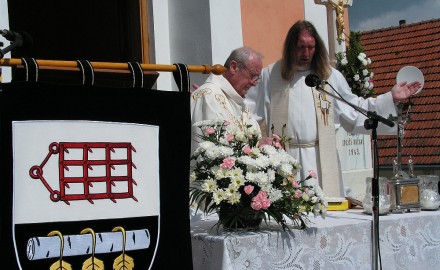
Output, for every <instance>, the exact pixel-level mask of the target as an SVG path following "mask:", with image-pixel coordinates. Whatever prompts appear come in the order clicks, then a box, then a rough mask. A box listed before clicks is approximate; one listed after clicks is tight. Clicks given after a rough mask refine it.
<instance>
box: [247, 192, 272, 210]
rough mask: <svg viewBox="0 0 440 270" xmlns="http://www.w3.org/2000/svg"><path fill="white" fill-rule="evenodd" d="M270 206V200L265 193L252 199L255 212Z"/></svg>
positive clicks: (260, 193) (259, 193)
mask: <svg viewBox="0 0 440 270" xmlns="http://www.w3.org/2000/svg"><path fill="white" fill-rule="evenodd" d="M269 206H270V200H269V199H268V198H267V193H266V192H265V191H260V192H258V194H257V196H255V197H253V198H252V202H251V207H252V209H255V210H261V209H267V208H269Z"/></svg>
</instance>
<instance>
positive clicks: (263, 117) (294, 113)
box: [245, 63, 397, 192]
mask: <svg viewBox="0 0 440 270" xmlns="http://www.w3.org/2000/svg"><path fill="white" fill-rule="evenodd" d="M274 64H275V63H274ZM274 64H272V65H270V66H268V67H266V68H264V69H263V71H262V74H261V81H260V83H259V84H258V85H257V86H256V87H253V88H251V89H250V90H249V91H248V93H247V95H246V100H245V103H246V105H247V106H248V107H249V108H250V109H251V111H252V112H253V114H254V117H255V118H256V120H257V121H259V122H260V121H265V124H266V131H267V132H269V131H270V127H269V126H268V125H269V123H270V122H271V121H270V119H271V118H270V117H271V116H270V112H271V89H270V85H271V83H270V80H271V76H270V72H269V71H270V70H271V68H272V67H273V66H274ZM310 73H312V72H311V70H304V71H298V72H297V73H296V74H295V76H294V78H293V80H292V81H290V82H286V81H284V83H285V84H287V83H288V84H289V93H288V104H289V105H288V110H287V111H288V112H287V113H288V115H287V118H286V119H287V121H288V123H287V130H286V133H287V134H286V135H287V136H288V137H290V138H292V140H291V143H292V144H310V143H313V142H316V141H317V140H318V128H317V126H318V125H317V115H316V111H315V102H316V101H315V99H314V97H313V92H312V88H311V87H309V86H307V85H306V84H305V77H306V76H307V75H309V74H310ZM277 75H278V76H280V75H279V74H277ZM273 76H274V75H273ZM327 82H328V83H329V84H330V85H332V86H333V87H334V88H335V89H336V91H338V93H339V94H340V95H341V96H342V97H343V99H345V100H346V101H348V102H350V103H352V104H354V105H356V106H359V107H361V108H363V109H365V110H368V111H375V112H376V113H378V114H380V115H381V116H383V117H385V118H387V117H388V116H389V115H390V114H392V115H393V116H395V115H396V108H395V106H394V102H393V98H392V95H391V93H390V92H388V93H385V94H383V95H380V96H378V97H377V98H368V99H364V98H361V97H358V96H356V95H354V94H353V93H352V92H351V89H350V87H349V86H348V84H347V81H346V80H345V78H344V76H343V75H342V74H341V73H340V72H339V71H338V70H336V69H333V68H332V73H331V75H330V78H328V79H327ZM280 87H283V86H281V85H280ZM327 90H330V91H332V90H331V88H330V87H327ZM332 103H333V104H331V105H330V106H331V107H330V109H332V110H334V123H329V124H328V127H329V128H334V129H337V128H339V127H340V126H341V125H342V126H343V128H344V129H345V130H346V131H347V132H351V133H361V134H370V133H371V130H366V129H365V128H364V121H365V119H366V117H365V116H364V115H362V114H361V113H359V112H358V111H356V110H355V109H353V108H352V107H350V106H348V105H347V104H345V103H343V102H342V101H339V100H336V99H334V100H333V101H332ZM318 113H320V112H318ZM377 132H378V134H396V132H397V130H396V128H395V127H393V128H391V127H389V126H386V125H383V124H381V123H379V126H378V128H377ZM320 143H321V142H320ZM333 144H334V147H336V141H335V142H333ZM286 150H287V151H288V152H289V154H291V155H292V156H293V157H294V158H296V159H297V160H298V162H299V163H300V164H301V166H302V168H301V171H300V172H299V174H298V178H299V179H303V178H305V177H306V176H307V175H308V172H309V171H310V170H314V171H317V172H318V175H320V174H321V168H320V167H321V165H320V164H321V162H325V160H321V161H320V160H319V158H318V157H319V144H316V145H314V146H312V147H297V148H289V149H286ZM339 181H341V182H342V179H339ZM307 184H312V185H316V184H321V183H319V180H314V179H311V180H310V181H308V183H307ZM324 192H325V190H324Z"/></svg>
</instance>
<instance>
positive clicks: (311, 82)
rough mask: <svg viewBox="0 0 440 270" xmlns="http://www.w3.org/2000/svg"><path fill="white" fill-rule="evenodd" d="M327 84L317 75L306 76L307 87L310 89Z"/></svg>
mask: <svg viewBox="0 0 440 270" xmlns="http://www.w3.org/2000/svg"><path fill="white" fill-rule="evenodd" d="M323 83H324V84H325V83H327V81H325V80H321V79H320V78H319V77H318V75H316V74H309V75H307V76H306V85H307V86H309V87H315V86H318V85H321V84H323Z"/></svg>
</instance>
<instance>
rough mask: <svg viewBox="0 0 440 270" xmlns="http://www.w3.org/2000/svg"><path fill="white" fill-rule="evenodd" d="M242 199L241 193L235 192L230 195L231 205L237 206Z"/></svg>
mask: <svg viewBox="0 0 440 270" xmlns="http://www.w3.org/2000/svg"><path fill="white" fill-rule="evenodd" d="M240 198H241V194H240V192H235V193H233V194H230V196H229V197H228V202H229V203H230V204H236V203H238V202H240Z"/></svg>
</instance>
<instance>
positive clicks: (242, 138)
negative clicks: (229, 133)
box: [235, 130, 247, 142]
mask: <svg viewBox="0 0 440 270" xmlns="http://www.w3.org/2000/svg"><path fill="white" fill-rule="evenodd" d="M235 139H236V140H237V141H239V142H246V141H247V136H246V134H245V133H244V132H243V131H241V130H239V131H237V132H236V133H235Z"/></svg>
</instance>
